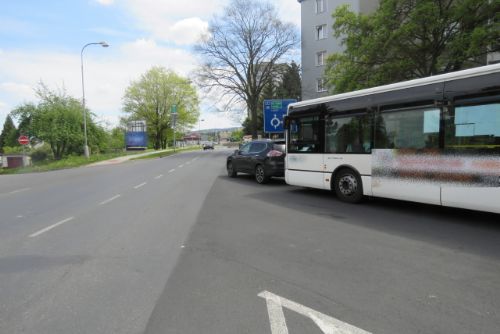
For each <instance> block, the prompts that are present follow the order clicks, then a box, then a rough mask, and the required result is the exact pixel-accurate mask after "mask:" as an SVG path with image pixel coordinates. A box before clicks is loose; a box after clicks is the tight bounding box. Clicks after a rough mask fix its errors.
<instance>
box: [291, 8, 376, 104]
mask: <svg viewBox="0 0 500 334" xmlns="http://www.w3.org/2000/svg"><path fill="white" fill-rule="evenodd" d="M297 1H298V2H299V3H300V5H301V35H302V37H301V38H302V44H301V50H302V100H309V99H313V98H317V97H322V96H325V95H327V94H328V92H327V88H326V85H325V82H324V79H323V74H324V71H325V62H326V57H327V55H329V54H331V53H336V52H342V51H343V47H342V46H341V45H340V40H337V39H336V38H334V37H333V31H332V25H333V19H332V13H333V11H334V10H335V8H337V7H338V6H340V5H343V4H348V5H349V6H350V8H351V10H352V11H354V12H356V13H371V12H373V11H374V10H375V9H376V8H377V6H378V0H297Z"/></svg>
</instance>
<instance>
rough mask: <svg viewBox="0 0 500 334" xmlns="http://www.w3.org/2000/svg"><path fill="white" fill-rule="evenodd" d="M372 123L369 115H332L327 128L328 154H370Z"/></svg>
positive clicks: (328, 118)
mask: <svg viewBox="0 0 500 334" xmlns="http://www.w3.org/2000/svg"><path fill="white" fill-rule="evenodd" d="M370 151H371V121H370V117H369V115H367V114H362V115H344V116H340V117H335V116H334V115H330V116H328V117H327V119H326V126H325V152H326V153H370Z"/></svg>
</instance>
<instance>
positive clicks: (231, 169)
mask: <svg viewBox="0 0 500 334" xmlns="http://www.w3.org/2000/svg"><path fill="white" fill-rule="evenodd" d="M226 168H227V176H229V177H236V176H237V175H238V173H237V172H236V170H235V169H234V166H233V163H232V162H231V161H229V162H228V163H227V166H226Z"/></svg>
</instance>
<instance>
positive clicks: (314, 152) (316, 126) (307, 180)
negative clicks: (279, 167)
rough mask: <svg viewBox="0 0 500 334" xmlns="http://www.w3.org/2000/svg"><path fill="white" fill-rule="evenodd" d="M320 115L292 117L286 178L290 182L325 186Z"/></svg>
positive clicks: (316, 186)
mask: <svg viewBox="0 0 500 334" xmlns="http://www.w3.org/2000/svg"><path fill="white" fill-rule="evenodd" d="M321 128H322V127H321V122H320V117H319V116H310V115H308V116H302V117H293V118H290V124H289V129H288V131H289V132H288V133H289V135H288V149H287V155H286V170H285V179H286V182H287V183H288V184H292V185H296V186H302V187H312V188H322V187H323V172H324V164H323V153H322V152H323V135H322V131H321Z"/></svg>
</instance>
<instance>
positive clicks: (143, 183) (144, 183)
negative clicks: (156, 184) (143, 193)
mask: <svg viewBox="0 0 500 334" xmlns="http://www.w3.org/2000/svg"><path fill="white" fill-rule="evenodd" d="M146 184H147V182H142V183H141V184H138V185H136V186H135V187H134V189H139V188H140V187H144V186H145V185H146Z"/></svg>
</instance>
